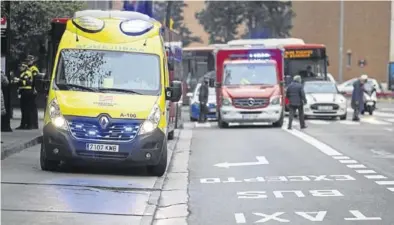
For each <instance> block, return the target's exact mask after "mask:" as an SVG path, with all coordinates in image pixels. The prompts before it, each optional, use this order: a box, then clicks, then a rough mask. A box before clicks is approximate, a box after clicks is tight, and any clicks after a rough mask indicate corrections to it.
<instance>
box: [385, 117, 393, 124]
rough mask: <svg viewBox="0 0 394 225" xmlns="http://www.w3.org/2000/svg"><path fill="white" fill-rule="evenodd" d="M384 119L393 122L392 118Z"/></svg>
mask: <svg viewBox="0 0 394 225" xmlns="http://www.w3.org/2000/svg"><path fill="white" fill-rule="evenodd" d="M385 120H387V121H388V122H390V123H394V118H390V119H385Z"/></svg>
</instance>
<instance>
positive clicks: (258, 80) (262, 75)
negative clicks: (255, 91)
mask: <svg viewBox="0 0 394 225" xmlns="http://www.w3.org/2000/svg"><path fill="white" fill-rule="evenodd" d="M251 84H252V85H253V84H260V85H261V84H268V85H275V84H277V76H276V66H275V65H274V64H256V63H244V64H238V63H237V64H229V65H226V66H225V68H224V85H251Z"/></svg>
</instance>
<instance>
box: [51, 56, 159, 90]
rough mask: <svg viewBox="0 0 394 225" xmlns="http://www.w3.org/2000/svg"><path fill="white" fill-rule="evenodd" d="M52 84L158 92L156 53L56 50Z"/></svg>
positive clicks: (80, 88)
mask: <svg viewBox="0 0 394 225" xmlns="http://www.w3.org/2000/svg"><path fill="white" fill-rule="evenodd" d="M55 86H56V88H58V89H60V90H72V91H90V92H92V91H94V92H96V91H97V92H114V93H132V94H142V95H158V94H159V93H160V87H161V86H160V60H159V56H157V55H152V54H142V53H129V52H114V51H98V50H81V49H64V50H62V51H61V53H60V59H59V66H58V68H57V73H56V78H55Z"/></svg>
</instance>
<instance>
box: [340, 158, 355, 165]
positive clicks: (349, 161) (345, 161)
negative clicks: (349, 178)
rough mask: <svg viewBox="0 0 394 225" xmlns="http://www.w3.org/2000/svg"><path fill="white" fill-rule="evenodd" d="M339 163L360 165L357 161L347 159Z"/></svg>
mask: <svg viewBox="0 0 394 225" xmlns="http://www.w3.org/2000/svg"><path fill="white" fill-rule="evenodd" d="M339 162H340V163H349V164H350V163H352V164H354V163H358V162H357V161H356V160H346V159H345V160H339Z"/></svg>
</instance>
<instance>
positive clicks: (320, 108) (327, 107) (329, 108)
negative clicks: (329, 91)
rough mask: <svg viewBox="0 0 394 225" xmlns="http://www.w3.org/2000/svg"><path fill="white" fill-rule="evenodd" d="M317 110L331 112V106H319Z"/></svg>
mask: <svg viewBox="0 0 394 225" xmlns="http://www.w3.org/2000/svg"><path fill="white" fill-rule="evenodd" d="M318 109H319V110H322V111H329V110H332V106H319V107H318Z"/></svg>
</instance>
